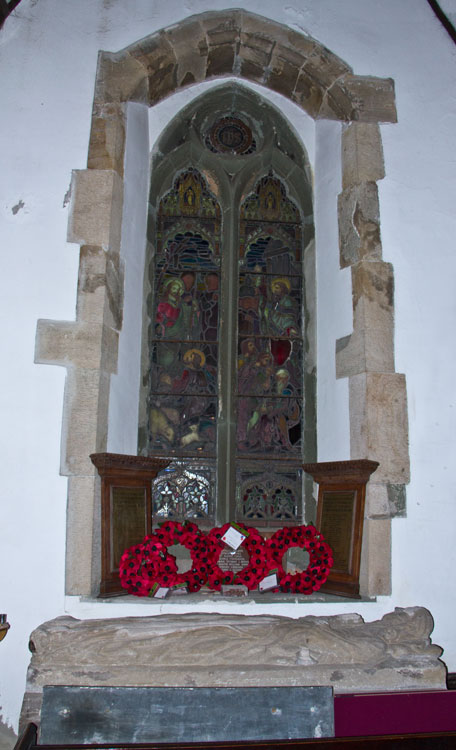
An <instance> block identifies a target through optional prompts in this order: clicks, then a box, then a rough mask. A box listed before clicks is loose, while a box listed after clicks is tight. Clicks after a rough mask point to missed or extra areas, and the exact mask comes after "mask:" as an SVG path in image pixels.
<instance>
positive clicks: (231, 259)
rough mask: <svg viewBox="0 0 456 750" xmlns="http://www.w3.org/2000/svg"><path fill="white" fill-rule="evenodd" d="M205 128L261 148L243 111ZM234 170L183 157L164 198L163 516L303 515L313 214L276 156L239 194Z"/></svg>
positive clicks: (152, 373)
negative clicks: (223, 182)
mask: <svg viewBox="0 0 456 750" xmlns="http://www.w3.org/2000/svg"><path fill="white" fill-rule="evenodd" d="M203 134H204V137H203V140H202V143H203V147H204V148H206V149H207V151H206V152H209V153H210V154H211V157H210V158H211V159H222V160H223V159H238V160H240V161H241V162H243V163H245V162H244V160H245V159H247V158H253V157H249V154H254V153H255V150H256V148H257V145H256V144H257V140H256V137H257V136H256V135H255V134H253V133H252V131H251V130H250V129H249V128H248V127H247V126H246V125H243V124H242V121H241V120H240V119H239V118H235V117H224V118H221V119H219V120H217V121H216V122H215V124H214V125H212V126H211V127H210V128H209V130H207V129H206V130H205V131H204V133H203ZM224 163H225V164H227V165H232V164H233V162H232V161H229V162H228V161H226V162H224ZM226 175H227V177H228V179H229V181H230V182H231V184H232V186H233V187H232V190H230V189H227V188H226V187H225V188H224V190H221V189H220V185H219V187H218V188H217V187H216V185H217V181H216V180H214V178H213V175H211V174H210V173H208V172H205V171H204V170H199V169H196V168H195V167H193V166H192V167H188V168H186V169H181V170H179V171H178V172H177V173H176V174H175V176H174V178H173V184H172V188H171V189H170V190H168V191H166V192H165V193H164V194H161V195H160V194H159V195H158V199H157V204H156V205H157V209H156V218H155V222H154V253H153V254H152V255H151V259H150V271H149V278H150V280H151V295H150V299H149V302H148V310H149V333H148V362H149V366H148V370H147V381H148V383H147V410H146V411H147V427H146V432H147V441H146V442H147V447H146V451H147V453H148V454H149V455H160V456H164V457H165V456H166V457H169V458H170V459H171V463H170V466H169V467H168V469H167V470H166V471H164V472H162V474H161V475H160V476H159V477H158V478H157V480H155V484H154V487H153V492H152V495H153V498H152V502H153V516H154V519H155V521H159V520H162V519H165V518H175V519H177V518H179V519H182V518H190V519H193V520H197V521H198V522H199V523H201V524H202V525H205V524H207V525H213V524H215V523H216V522H223V521H225V520H236V519H238V520H243V521H245V522H247V523H250V524H254V525H257V526H260V527H261V526H264V527H268V526H271V527H273V526H275V525H283V524H284V523H287V524H293V523H301V522H302V521H303V519H304V515H303V513H304V508H303V473H302V463H303V459H304V454H305V445H304V444H305V441H306V437H305V435H306V430H305V425H304V424H303V423H304V404H305V398H304V397H305V388H304V383H305V349H306V343H305V339H304V337H303V331H304V330H305V326H306V323H307V321H306V317H305V312H304V311H305V299H304V294H305V291H304V290H305V284H304V279H303V237H302V235H303V221H302V215H301V211H300V209H299V208H298V205H297V203H296V202H295V201H294V200H293V199H292V198H291V197H290V196H289V193H288V189H287V186H286V184H285V182H284V181H283V180H282V179H280V178H279V177H278V176H277V174H276V173H275V172H274V171H273V170H272V169H269V170H266V171H265V172H263V174H262V175H261V174H260V175H259V178H258V179H257V180H256V181H251V182H250V185H251V187H250V189H249V190H246V191H245V192H244V197H243V198H242V199H241V200H239V199H238V200H237V202H236V201H235V200H234V195H235V194H236V188H235V177H234V175H233V174H232V173H231V172H230V173H228V172H226ZM214 191H216V192H214ZM221 195H222V196H223V197H220V196H221ZM307 241H308V240H307Z"/></svg>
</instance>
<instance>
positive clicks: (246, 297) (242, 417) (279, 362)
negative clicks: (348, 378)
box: [236, 173, 303, 523]
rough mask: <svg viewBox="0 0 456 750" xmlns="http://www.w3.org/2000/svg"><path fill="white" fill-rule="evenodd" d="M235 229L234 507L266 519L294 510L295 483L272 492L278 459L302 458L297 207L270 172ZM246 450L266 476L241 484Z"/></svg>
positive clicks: (246, 204) (296, 466)
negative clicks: (237, 496)
mask: <svg viewBox="0 0 456 750" xmlns="http://www.w3.org/2000/svg"><path fill="white" fill-rule="evenodd" d="M240 228H241V236H240V245H241V251H240V260H239V304H238V363H237V393H238V399H237V434H236V440H237V460H238V463H239V466H240V467H241V472H242V475H243V477H244V478H243V485H244V486H245V487H247V489H245V493H244V498H243V500H242V502H240V504H239V503H238V512H239V513H240V515H241V517H242V518H245V519H248V518H254V517H261V518H262V519H263V520H264V521H266V522H271V523H273V521H274V520H276V519H279V518H284V517H286V518H293V517H294V518H295V519H296V518H297V516H296V514H297V513H299V512H300V503H299V502H298V501H297V499H298V497H299V493H297V491H296V486H294V489H293V490H291V489H290V487H287V488H286V489H285V490H283V492H282V491H280V492H279V490H278V487H280V486H281V485H280V482H279V479H278V477H279V472H280V471H281V462H283V461H286V462H288V465H289V466H291V467H292V468H293V467H294V469H295V470H296V471H298V470H299V467H300V463H301V460H302V450H303V445H302V419H303V409H302V392H303V347H302V327H303V313H302V309H303V300H302V262H301V219H300V215H299V211H298V209H297V207H296V206H295V204H294V203H293V202H292V201H291V199H290V198H288V196H287V194H286V190H285V186H284V185H283V183H282V182H281V181H280V180H279V179H277V178H276V177H274V175H272V174H271V173H270V174H269V175H267V176H265V177H264V178H262V179H261V180H259V182H258V183H257V186H256V188H255V190H254V191H253V193H251V194H250V195H248V196H247V197H246V198H245V200H244V201H243V203H242V206H241V212H240ZM253 457H255V458H257V459H264V460H265V459H268V461H270V463H269V464H268V465H269V468H270V470H271V472H272V476H274V472H277V474H276V475H275V476H276V479H275V480H274V479H273V480H272V483H271V482H270V481H269V482H267V483H265V482H264V481H263V482H262V483H261V484H258V482H257V481H255V482H253V483H252V484H250V483H249V479H248V477H249V469H248V468H247V467H248V466H249V458H250V459H251V458H253ZM242 467H244V468H242ZM260 490H261V491H260ZM290 493H291V494H290ZM290 498H291V499H290Z"/></svg>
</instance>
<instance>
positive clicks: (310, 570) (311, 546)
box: [266, 526, 334, 594]
mask: <svg viewBox="0 0 456 750" xmlns="http://www.w3.org/2000/svg"><path fill="white" fill-rule="evenodd" d="M266 546H267V548H268V549H269V552H270V555H271V559H272V561H273V563H274V567H276V568H277V570H278V573H277V578H278V582H279V587H280V590H281V591H285V592H290V591H292V592H295V593H297V594H311V593H312V592H313V591H318V589H319V588H320V587H321V586H322V585H323V584H324V582H325V581H326V579H327V577H328V575H329V571H330V570H331V567H332V564H333V562H334V561H333V556H332V550H331V547H330V546H329V544H328V543H327V542H325V540H324V537H323V536H322V535H321V534H320V532H319V531H317V529H316V528H315V526H285V527H284V528H283V529H279V530H278V531H276V532H275V534H274V535H273V536H272V537H271V538H270V539H268V540H267V541H266ZM291 547H300V548H301V549H305V550H307V552H308V553H309V564H308V566H307V568H306V570H304V571H303V572H302V573H286V572H285V570H284V568H283V565H282V559H283V556H284V554H285V552H286V551H287V550H289V549H290V548H291Z"/></svg>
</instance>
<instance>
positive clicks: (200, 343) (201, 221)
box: [148, 169, 220, 515]
mask: <svg viewBox="0 0 456 750" xmlns="http://www.w3.org/2000/svg"><path fill="white" fill-rule="evenodd" d="M219 250H220V208H219V205H218V203H217V200H216V199H215V197H214V196H213V195H212V194H211V193H210V191H209V189H208V187H207V184H206V181H205V179H204V177H203V176H202V175H201V174H200V173H199V172H198V171H197V170H195V169H189V170H187V171H185V172H183V173H181V174H180V175H179V176H178V177H177V179H176V180H175V182H174V185H173V188H172V190H170V191H169V192H168V193H167V194H166V195H165V196H164V197H163V198H162V200H161V201H160V204H159V207H158V218H157V252H156V256H155V259H154V267H153V271H154V284H153V302H152V306H151V323H152V324H151V327H150V331H151V340H150V345H149V351H150V370H149V397H148V410H149V412H148V414H149V419H148V451H149V453H150V454H159V455H160V454H162V455H167V456H171V457H172V456H180V457H187V458H191V457H193V456H198V457H199V458H207V459H211V458H213V457H215V455H216V444H217V399H218V385H217V368H218V318H219V275H220V272H219V266H220V262H219ZM187 480H188V482H190V479H189V477H187ZM201 481H202V480H201ZM191 482H192V483H193V484H192V487H193V488H194V489H195V488H196V487H197V486H198V487H199V484H198V482H200V479H198V476H197V475H195V476H192V479H191ZM181 485H182V480H181ZM170 488H171V484H169V486H168V490H167V491H166V493H165V495H166V497H167V498H168V500H167V501H166V503H165V504H164V505H161V506H160V508H161V510H160V513H159V514H165V515H166V513H168V512H169V513H171V507H172V506H173V504H174V506H175V504H176V502H177V501H175V500H171V499H170V498H171V497H172V496H173V495H172V493H171V489H170ZM214 489H215V487H214V486H212V487H210V488H209V489H206V490H205V492H209V493H212V492H213V491H214ZM195 491H196V490H195ZM185 492H186V490H184V488H183V487H182V486H181V487H180V494H181V495H182V497H184V496H185ZM170 493H171V494H170ZM187 495H188V497H187V500H185V507H186V509H187V511H188V510H189V508H190V505H191V503H190V499H189V498H190V495H189V494H188V492H187ZM163 502H164V501H163ZM179 502H181V501H180V500H179ZM206 505H207V507H209V505H210V506H211V507H213V505H214V503H213V498H212V495H211V497H210V502H209V500H208V502H207V503H206ZM166 508H167V509H168V510H167V511H166V513H165V509H166ZM174 512H175V511H173V513H174ZM157 513H158V511H157Z"/></svg>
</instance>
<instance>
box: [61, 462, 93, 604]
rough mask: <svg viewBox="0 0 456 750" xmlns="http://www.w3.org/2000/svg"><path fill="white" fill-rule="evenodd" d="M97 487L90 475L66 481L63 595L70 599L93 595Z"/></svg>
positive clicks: (74, 477)
mask: <svg viewBox="0 0 456 750" xmlns="http://www.w3.org/2000/svg"><path fill="white" fill-rule="evenodd" d="M89 463H90V461H89ZM92 469H94V467H93V466H92ZM97 485H99V479H98V477H96V476H94V475H93V474H92V476H90V475H89V476H73V477H70V478H69V479H68V510H67V530H68V533H67V543H66V576H65V593H66V594H68V595H70V596H71V595H78V596H90V595H91V594H92V593H93V590H92V570H91V562H92V539H93V523H94V510H95V509H94V503H95V502H96V499H97V498H98V499H99V488H98V487H97Z"/></svg>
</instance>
